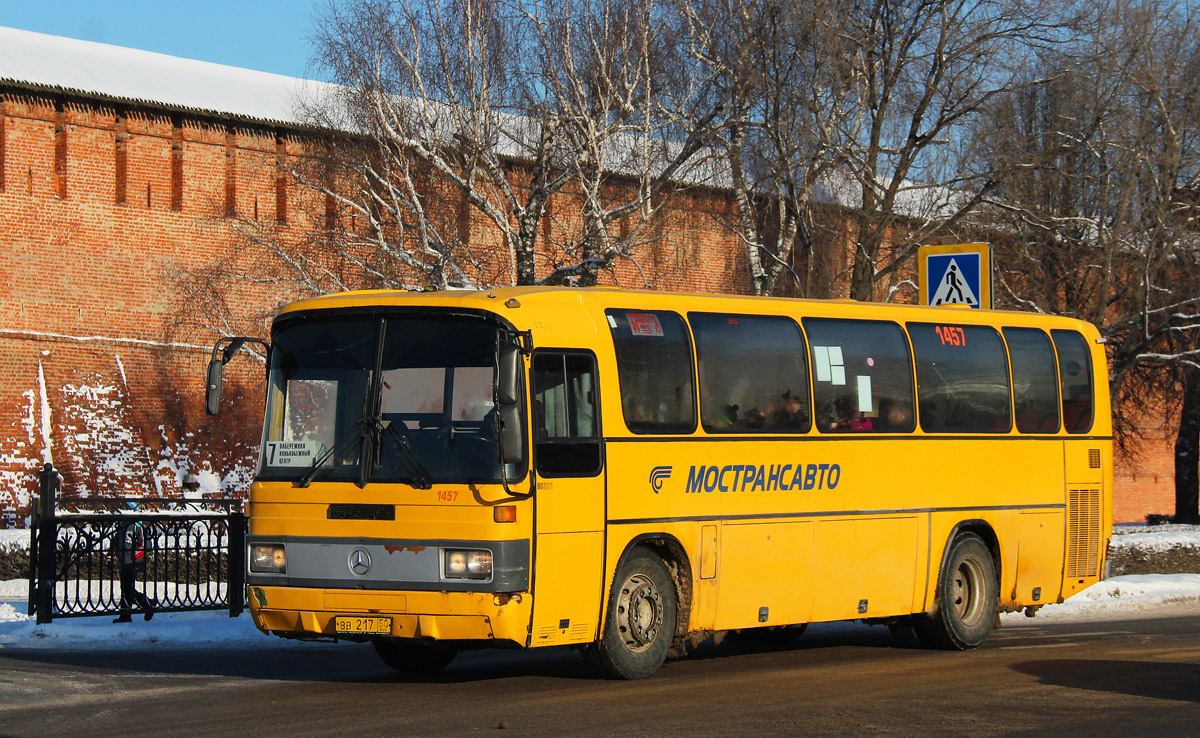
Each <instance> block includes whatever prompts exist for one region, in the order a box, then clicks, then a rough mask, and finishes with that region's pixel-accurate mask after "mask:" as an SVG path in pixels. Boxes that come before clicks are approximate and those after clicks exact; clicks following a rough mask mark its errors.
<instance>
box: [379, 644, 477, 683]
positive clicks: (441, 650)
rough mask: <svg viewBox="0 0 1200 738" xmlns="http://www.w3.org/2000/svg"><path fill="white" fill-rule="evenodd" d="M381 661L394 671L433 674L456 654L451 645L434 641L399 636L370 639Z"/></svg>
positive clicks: (456, 651) (456, 650)
mask: <svg viewBox="0 0 1200 738" xmlns="http://www.w3.org/2000/svg"><path fill="white" fill-rule="evenodd" d="M371 645H373V646H374V647H375V653H377V654H379V658H381V659H383V663H385V664H387V665H388V666H390V667H392V668H393V669H395V670H396V671H407V672H412V673H415V674H433V673H435V672H438V671H441V670H442V669H443V668H444V667H445V666H446V665H447V664H449V663H450V662H451V661H453V660H454V657H455V656H457V655H458V649H457V648H454V647H453V646H447V645H444V644H436V643H417V642H414V641H410V640H405V639H401V638H384V639H380V640H375V641H371Z"/></svg>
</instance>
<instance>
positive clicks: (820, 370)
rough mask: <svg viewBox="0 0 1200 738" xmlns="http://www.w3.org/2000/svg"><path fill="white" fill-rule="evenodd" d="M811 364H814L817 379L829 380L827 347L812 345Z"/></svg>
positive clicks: (819, 380)
mask: <svg viewBox="0 0 1200 738" xmlns="http://www.w3.org/2000/svg"><path fill="white" fill-rule="evenodd" d="M812 350H813V364H815V365H816V370H817V381H818V382H828V381H829V347H828V346H813V347H812Z"/></svg>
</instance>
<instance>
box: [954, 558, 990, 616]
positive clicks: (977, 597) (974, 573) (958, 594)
mask: <svg viewBox="0 0 1200 738" xmlns="http://www.w3.org/2000/svg"><path fill="white" fill-rule="evenodd" d="M983 592H984V586H983V566H981V565H980V563H979V561H977V560H976V559H974V558H967V559H963V561H962V563H960V564H959V565H958V569H956V570H955V572H954V577H953V579H952V581H951V584H950V599H951V602H952V603H953V605H954V612H955V614H956V615H957V616H958V619H959V621H960V622H962V623H963V624H964V625H975V624H976V623H978V622H979V619H980V618H981V617H983V611H984V604H985V603H984V601H983Z"/></svg>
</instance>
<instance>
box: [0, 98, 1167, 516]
mask: <svg viewBox="0 0 1200 738" xmlns="http://www.w3.org/2000/svg"><path fill="white" fill-rule="evenodd" d="M305 140H306V139H305V138H304V132H302V131H299V130H292V129H287V128H276V127H271V126H267V125H262V124H251V123H247V122H244V121H243V122H239V121H236V120H228V119H222V118H219V117H214V116H209V115H203V114H189V113H181V112H178V111H171V110H166V109H155V108H154V107H153V106H149V105H140V106H129V107H124V108H122V107H118V106H115V105H113V104H111V103H106V102H103V101H97V100H90V99H80V98H73V97H71V96H68V95H59V96H55V95H53V94H51V93H49V92H47V93H39V94H32V93H28V92H23V91H19V90H14V89H0V248H3V250H4V256H5V258H3V259H0V285H2V287H3V289H2V290H0V527H10V526H19V525H23V524H25V519H26V516H27V515H28V512H29V501H30V496H31V494H32V493H33V492H34V491H35V486H36V485H35V481H34V480H35V475H34V472H35V471H36V469H38V468H39V467H40V466H41V464H42V463H43V462H44V461H47V460H48V461H52V462H53V463H54V465H55V466H56V468H58V469H59V470H60V471H61V472H62V474H63V477H64V481H65V485H66V486H65V494H68V495H75V494H83V493H91V492H101V493H119V494H130V495H139V494H166V495H178V494H182V490H181V487H180V483H181V482H182V478H183V476H184V475H185V474H195V475H197V476H198V477H199V478H200V481H201V485H202V493H203V494H205V495H209V496H222V495H238V494H241V493H243V492H244V490H245V488H246V485H247V483H248V480H249V478H250V475H251V473H252V455H253V450H254V448H255V447H256V445H257V443H258V438H259V433H260V430H259V426H260V422H261V421H260V418H261V410H262V408H261V400H260V394H261V391H262V373H261V364H256V363H255V362H254V361H253V360H252V359H250V358H248V357H245V356H240V357H239V358H238V359H237V360H236V362H235V364H231V365H230V370H229V373H228V374H227V376H229V377H230V385H229V386H228V387H227V390H226V398H227V402H226V403H225V405H224V406H225V407H226V408H235V409H233V410H231V411H224V412H223V414H222V415H221V416H218V417H216V418H209V417H207V416H205V415H204V414H203V409H202V380H203V375H204V366H205V363H206V362H207V360H208V352H209V347H210V346H211V344H212V341H213V340H214V338H215V336H214V335H212V334H211V333H208V332H205V331H203V330H200V329H197V328H194V327H191V326H190V325H189V323H188V321H187V319H186V316H187V315H188V314H189V308H191V307H194V306H189V305H188V304H186V300H187V299H188V298H187V297H186V294H188V293H185V292H184V291H183V289H182V288H181V287H180V279H179V277H180V275H181V274H183V273H185V272H187V271H189V270H197V269H200V268H202V267H205V266H206V265H208V264H210V263H211V262H213V261H214V260H217V259H222V258H227V257H229V256H230V255H231V254H232V255H234V256H235V257H237V258H242V259H243V260H244V261H245V262H246V263H247V264H253V256H252V255H247V254H244V253H240V252H239V248H240V244H241V243H242V242H241V241H239V240H238V238H237V236H236V234H235V230H234V228H233V221H232V217H233V216H239V217H242V218H249V219H252V220H255V221H257V222H260V223H263V224H264V225H266V226H269V227H271V228H278V229H281V232H283V233H284V234H285V236H286V234H287V232H288V229H292V228H300V227H302V225H303V223H302V220H303V216H302V213H303V212H306V211H305V210H304V209H303V208H301V207H300V206H301V205H302V204H303V202H302V198H303V197H305V196H306V195H305V194H304V193H301V192H299V188H296V187H289V186H288V180H287V178H286V177H283V176H281V175H280V167H279V166H278V165H279V163H280V162H285V161H290V160H292V158H294V157H296V156H299V155H300V154H301V153H302V152H303V148H304V144H305ZM307 196H309V197H311V194H309V195H307ZM573 204H574V203H573V197H572V196H571V195H570V194H569V193H563V194H559V195H556V196H555V197H554V198H553V199H552V201H551V207H552V208H554V209H555V210H556V212H558V213H559V214H560V215H561V216H562V217H561V218H560V219H559V221H551V220H548V221H547V222H546V230H545V232H544V234H543V236H544V238H545V239H546V241H547V243H551V242H553V241H554V240H555V238H556V236H557V235H558V234H556V233H555V232H554V229H555V228H560V227H561V225H556V222H558V223H561V222H563V221H566V222H569V220H570V213H571V212H572V211H573V207H572V206H573ZM732 207H733V205H732V202H731V201H730V198H728V197H727V196H725V195H724V194H723V193H721V192H718V191H713V190H706V189H703V188H696V189H693V190H690V191H688V192H685V193H682V194H680V195H679V196H677V197H676V198H675V199H673V200H672V201H671V203H670V205H669V206H668V208H667V210H666V212H665V213H664V214H663V216H662V218H661V220H660V221H659V224H658V226H657V238H655V239H653V240H652V241H651V242H650V243H648V244H647V245H646V246H644V247H641V248H639V250H638V253H637V264H636V266H635V264H634V263H632V262H619V263H618V264H617V266H616V269H615V270H614V271H613V272H611V273H606V274H605V276H604V280H605V281H606V282H610V283H612V282H615V283H616V284H619V285H621V286H625V287H642V286H647V285H649V286H651V287H654V288H656V289H667V290H696V291H717V292H723V291H736V292H745V291H746V290H748V288H749V279H748V274H747V269H746V266H745V258H744V254H743V252H742V246H741V244H740V242H739V241H738V240H737V239H736V237H735V236H734V235H733V234H732V233H731V232H730V231H729V230H728V229H727V228H725V227H724V226H723V225H722V221H723V220H725V221H727V220H732V216H733V210H732ZM461 217H463V218H464V219H465V220H464V222H463V227H464V228H466V229H468V230H469V231H470V235H471V238H470V242H471V246H472V248H473V249H476V250H478V252H479V254H480V256H481V260H480V261H481V263H482V264H483V265H484V266H483V267H482V268H483V269H485V270H486V271H487V273H488V274H490V275H491V276H493V277H495V278H498V279H503V278H504V276H505V274H507V273H510V265H509V259H508V257H507V256H505V255H503V254H502V253H500V252H499V251H498V250H497V249H496V248H495V246H496V244H497V239H496V237H495V235H494V233H492V232H491V230H490V229H489V228H488V227H487V224H486V223H485V222H484V220H483V219H482V218H481V217H479V216H478V215H477V214H475V215H473V214H471V213H470V212H469V211H463V214H462V215H461ZM845 257H846V254H845V253H844V250H843V251H840V252H839V251H836V250H833V251H830V252H829V253H826V254H823V255H821V256H820V259H821V263H820V264H819V265H817V267H815V268H818V272H816V273H819V274H820V275H821V277H820V278H821V279H825V280H827V281H831V282H832V281H833V280H837V279H841V280H843V281H844V279H845V270H844V267H845V265H846V264H845ZM551 268H552V264H551V262H550V260H548V259H543V260H542V261H541V262H540V263H539V269H542V270H544V271H545V272H548V271H549V270H550V269H551ZM838 275H840V277H839V276H838ZM839 284H840V283H839ZM224 297H225V299H226V300H228V301H229V303H230V305H231V307H232V308H233V309H234V310H235V311H236V312H239V313H240V314H242V315H256V314H259V313H262V312H269V311H270V309H272V308H273V306H275V305H277V304H279V303H280V302H282V301H285V300H287V299H290V296H288V295H286V294H283V293H282V291H281V290H279V289H273V288H272V287H271V285H260V286H250V285H246V286H242V287H239V288H237V289H236V290H234V291H233V292H232V293H230V294H227V295H225V296H224ZM265 330H266V326H265V325H264V326H262V331H261V332H262V333H265ZM230 400H232V401H230ZM1147 428H1148V429H1149V430H1148V439H1149V440H1148V441H1147V442H1146V443H1145V444H1144V445H1143V447H1142V450H1141V455H1140V456H1138V457H1137V458H1136V459H1135V461H1134V462H1133V463H1130V464H1124V465H1121V466H1119V469H1118V477H1117V489H1116V519H1117V520H1119V521H1124V520H1139V519H1142V518H1143V517H1144V516H1145V515H1146V514H1148V513H1169V512H1170V511H1171V509H1172V506H1173V492H1172V477H1173V460H1172V443H1173V438H1172V437H1171V429H1170V426H1169V424H1168V425H1167V426H1164V427H1161V428H1160V427H1157V426H1153V425H1152V424H1150V423H1147Z"/></svg>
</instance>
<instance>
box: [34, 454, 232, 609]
mask: <svg viewBox="0 0 1200 738" xmlns="http://www.w3.org/2000/svg"><path fill="white" fill-rule="evenodd" d="M40 478H41V479H40V482H41V485H40V486H41V496H40V498H39V500H38V504H37V505H36V506H35V507H34V525H33V531H32V540H31V542H30V544H31V545H30V566H29V614H30V615H36V616H37V622H38V623H48V622H51V621H52V620H53V619H54V618H62V617H78V616H84V615H116V616H118V617H120V618H127V617H131V616H132V615H134V614H141V615H143V616H144V617H146V619H149V617H150V616H153V614H154V613H156V612H183V611H189V610H225V609H228V610H229V616H230V617H237V616H238V615H240V614H241V612H242V610H243V609H244V607H245V540H246V518H245V516H244V515H243V514H242V512H241V501H240V500H236V499H217V500H213V499H204V500H188V499H178V498H112V497H108V498H104V497H84V498H58V497H57V491H58V473H57V472H55V471H54V468H53V467H52V466H51V465H50V464H46V465H45V466H44V467H43V469H42V471H41V472H40Z"/></svg>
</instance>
